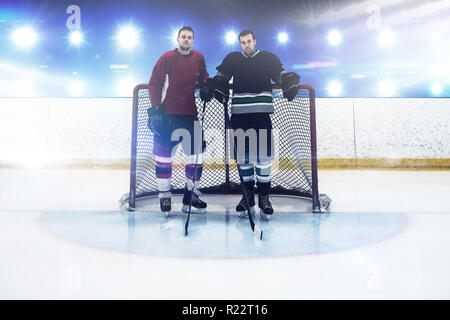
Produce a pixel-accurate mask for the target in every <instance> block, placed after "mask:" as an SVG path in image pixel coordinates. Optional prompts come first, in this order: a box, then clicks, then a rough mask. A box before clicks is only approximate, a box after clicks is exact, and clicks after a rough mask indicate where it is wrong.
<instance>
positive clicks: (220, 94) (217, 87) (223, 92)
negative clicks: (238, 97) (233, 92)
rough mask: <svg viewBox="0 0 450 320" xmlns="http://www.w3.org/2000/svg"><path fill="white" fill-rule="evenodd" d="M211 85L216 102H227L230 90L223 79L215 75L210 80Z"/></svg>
mask: <svg viewBox="0 0 450 320" xmlns="http://www.w3.org/2000/svg"><path fill="white" fill-rule="evenodd" d="M212 85H213V88H214V98H216V99H217V100H218V101H220V102H223V101H224V100H225V101H228V98H229V95H230V89H229V87H228V81H227V79H225V78H224V77H221V76H218V75H216V76H215V77H214V78H213V79H212Z"/></svg>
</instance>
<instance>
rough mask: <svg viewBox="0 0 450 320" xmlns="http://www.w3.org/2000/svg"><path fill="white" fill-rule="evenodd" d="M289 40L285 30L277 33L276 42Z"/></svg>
mask: <svg viewBox="0 0 450 320" xmlns="http://www.w3.org/2000/svg"><path fill="white" fill-rule="evenodd" d="M288 40H289V36H288V34H287V33H286V32H280V33H279V34H278V42H279V43H286V42H287V41H288Z"/></svg>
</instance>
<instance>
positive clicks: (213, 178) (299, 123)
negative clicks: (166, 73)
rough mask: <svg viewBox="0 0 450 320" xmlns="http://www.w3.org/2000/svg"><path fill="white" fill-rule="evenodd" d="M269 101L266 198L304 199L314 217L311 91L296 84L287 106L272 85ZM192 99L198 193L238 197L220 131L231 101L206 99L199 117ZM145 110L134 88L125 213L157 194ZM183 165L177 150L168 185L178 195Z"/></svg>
mask: <svg viewBox="0 0 450 320" xmlns="http://www.w3.org/2000/svg"><path fill="white" fill-rule="evenodd" d="M272 96H273V103H274V108H275V113H273V114H272V115H271V118H272V124H273V129H274V131H273V132H274V141H275V159H274V161H273V162H272V171H271V181H272V191H271V194H278V195H292V196H300V197H306V198H310V199H311V200H312V209H313V212H320V208H321V203H320V202H321V201H320V197H319V191H318V181H317V147H316V120H315V95H314V89H313V88H312V87H311V86H309V85H307V84H300V85H299V92H298V94H297V96H296V98H295V99H294V100H293V101H291V102H289V101H287V99H285V98H283V95H282V91H281V88H280V87H279V86H277V85H273V88H272ZM195 99H196V104H197V109H198V117H199V119H203V129H204V140H205V141H206V144H207V145H206V150H205V153H204V157H203V159H204V164H203V173H202V176H201V179H200V186H199V190H200V191H201V192H202V193H203V194H208V193H213V194H221V193H222V194H229V193H241V189H240V184H239V175H238V170H237V167H236V162H235V161H234V160H233V159H231V158H230V154H231V152H230V134H229V133H227V130H225V129H226V128H227V127H228V126H227V123H226V120H225V119H226V117H225V116H224V115H225V112H228V114H229V115H230V107H231V100H230V102H229V103H228V106H227V107H226V106H224V105H223V104H222V103H221V102H219V101H217V100H216V99H212V100H211V101H210V102H209V103H208V104H207V106H206V108H205V114H204V115H203V114H202V109H203V102H202V101H201V99H200V98H199V96H198V90H197V92H196V98H195ZM151 107H152V106H151V103H150V99H149V92H148V85H146V84H140V85H138V86H136V87H135V89H134V92H133V115H132V117H133V119H132V141H131V166H130V192H129V194H127V195H125V196H124V197H123V198H122V203H123V204H125V205H126V206H127V207H128V210H130V211H133V210H135V209H136V205H137V204H138V200H139V199H141V198H145V197H150V196H155V195H157V194H158V189H157V184H156V176H155V160H154V159H155V158H154V155H153V133H152V132H151V131H150V130H149V129H148V126H147V123H148V114H147V109H148V108H151ZM186 163H187V157H186V156H185V155H184V153H183V152H182V150H181V146H180V147H179V148H178V150H177V151H176V156H175V157H174V158H173V172H172V182H171V183H172V193H174V194H177V193H182V192H183V190H184V185H185V181H186V178H185V171H184V168H185V165H186Z"/></svg>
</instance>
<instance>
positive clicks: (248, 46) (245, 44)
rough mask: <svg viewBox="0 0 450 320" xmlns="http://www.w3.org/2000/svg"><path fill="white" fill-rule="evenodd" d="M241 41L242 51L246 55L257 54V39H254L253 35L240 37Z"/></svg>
mask: <svg viewBox="0 0 450 320" xmlns="http://www.w3.org/2000/svg"><path fill="white" fill-rule="evenodd" d="M239 41H240V43H241V48H242V51H244V53H245V54H246V55H252V54H253V53H254V52H255V45H256V39H253V36H252V35H251V34H247V35H246V36H243V37H240V38H239Z"/></svg>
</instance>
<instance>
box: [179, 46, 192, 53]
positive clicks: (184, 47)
mask: <svg viewBox="0 0 450 320" xmlns="http://www.w3.org/2000/svg"><path fill="white" fill-rule="evenodd" d="M190 49H191V47H190V46H189V45H188V44H182V45H180V50H181V51H184V52H188V51H189V50H190Z"/></svg>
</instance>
